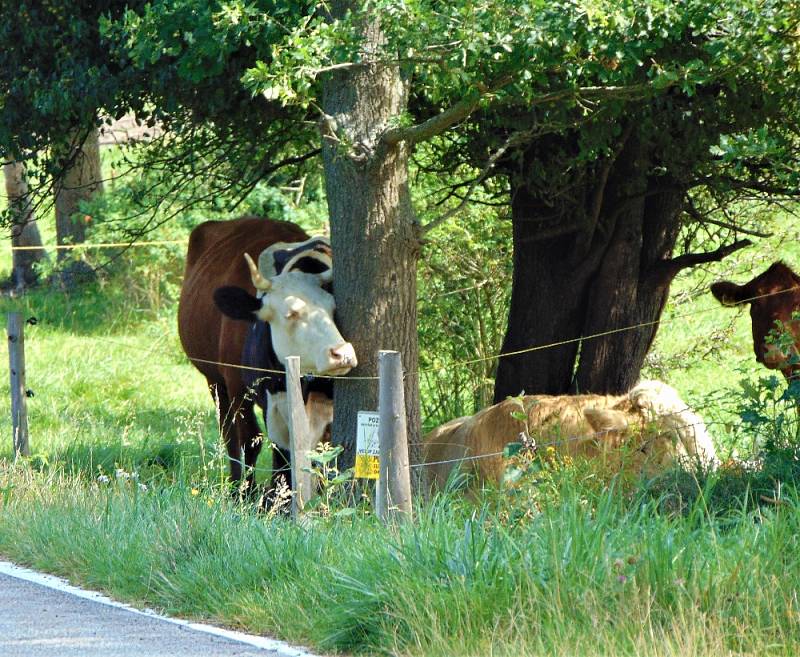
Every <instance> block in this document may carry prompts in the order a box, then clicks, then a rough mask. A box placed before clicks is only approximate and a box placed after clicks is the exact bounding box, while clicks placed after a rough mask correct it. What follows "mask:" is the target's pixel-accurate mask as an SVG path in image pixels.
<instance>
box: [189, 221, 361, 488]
mask: <svg viewBox="0 0 800 657" xmlns="http://www.w3.org/2000/svg"><path fill="white" fill-rule="evenodd" d="M305 240H308V235H307V234H306V233H305V232H304V231H303V230H302V229H301V228H300V227H299V226H296V225H295V224H292V223H289V222H283V221H272V220H269V219H261V218H255V217H245V218H241V219H236V220H231V221H210V222H206V223H204V224H201V225H200V226H198V227H197V228H195V229H194V230H193V231H192V234H191V236H190V238H189V249H188V255H187V259H186V270H185V275H184V281H183V287H182V288H181V296H180V302H179V306H178V332H179V335H180V339H181V344H182V345H183V348H184V351H185V352H186V354H187V355H188V356H189V358H190V360H191V361H192V363H193V364H194V365H195V367H197V369H198V370H200V372H201V373H202V374H203V375H204V376H205V378H206V380H207V381H208V384H209V387H210V389H211V393H212V395H213V396H214V397H215V398H216V399H217V400H218V403H219V414H220V418H219V419H220V431H221V432H222V435H223V437H224V439H225V442H226V446H227V450H228V455H229V458H230V464H231V477H232V478H233V480H234V481H238V480H239V479H241V477H242V473H243V470H242V467H243V465H244V466H247V467H248V468H249V470H248V472H247V480H248V484H250V485H253V484H255V476H254V472H253V470H252V468H253V466H255V463H256V460H257V458H258V454H259V451H260V449H261V443H262V441H261V437H260V429H259V426H258V423H257V422H256V417H255V413H254V397H255V395H254V394H253V393H252V391H251V390H250V388H248V381H249V382H252V381H253V379H254V373H253V372H249V371H247V370H243V369H242V367H241V365H242V362H243V358H244V353H243V351H244V348H245V343H246V341H247V339H248V334H249V332H251V331H252V330H254V328H255V327H256V325H257V324H258V322H259V321H261V322H262V323H261V324H260V325H261V326H263V327H265V329H264V330H262V332H261V334H262V335H266V340H268V341H269V342H270V344H269V345H265V348H264V349H261V350H260V351H261V352H262V354H263V353H267V352H268V353H269V356H268V357H269V358H270V359H271V361H270V362H268V363H259V364H258V366H259V367H261V368H267V369H273V368H274V369H279V370H283V361H282V358H284V357H285V356H286V355H298V356H300V357H301V368H303V369H304V371H311V372H313V373H315V374H325V373H329V372H330V373H336V374H340V373H346V372H347V371H349V369H350V368H351V367H352V366H354V365H355V355H354V353H353V351H352V346H351V345H349V344H348V343H345V342H344V341H343V339H342V338H341V335H340V334H339V333H338V330H336V327H335V324H334V323H333V309H334V305H333V298H332V296H331V295H330V293H329V292H328V291H325V290H323V289H322V283H321V282H320V280H326V281H327V282H329V281H330V278H329V277H328V278H325V279H319V278H318V277H320V276H322V274H319V273H317V274H309V273H304V272H303V271H291V272H288V271H287V272H283V273H281V274H279V275H275V276H274V277H271V278H269V279H267V278H265V277H263V276H260V275H258V274H255V273H254V272H253V271H251V270H250V268H249V267H248V263H247V262H246V261H245V258H244V254H245V253H248V254H252V255H254V256H256V257H258V256H259V254H261V253H262V252H263V251H264V250H265V249H267V248H268V247H271V246H273V245H275V244H277V243H289V244H293V243H297V242H303V241H305ZM323 260H325V258H324V257H323ZM327 262H328V263H329V262H330V259H329V258H327ZM312 264H314V265H315V266H316V265H319V262H318V261H315V262H313V263H312ZM330 273H331V272H330V271H328V272H327V275H328V276H329V275H330ZM257 283H258V284H263V286H264V289H262V290H257V289H256V284H257ZM298 290H299V292H298ZM256 293H259V296H258V297H256V296H254V295H255V294H256ZM304 293H305V294H304ZM220 303H222V304H223V305H222V306H219V304H220ZM221 308H222V309H223V310H224V313H223V310H221ZM243 320H244V321H243ZM263 322H269V328H266V325H265V324H264V323H263ZM273 322H276V323H273ZM309 327H310V328H309ZM317 328H318V329H319V330H317V331H316V333H315V332H314V331H315V329H317ZM306 335H312V336H314V337H315V338H317V339H316V342H318V343H319V344H315V345H313V347H314V348H313V349H312V348H311V346H308V348H306V346H304V345H303V344H302V342H301V343H300V344H298V342H297V341H298V340H302V338H303V336H306ZM292 340H294V343H293V342H292ZM276 341H277V342H276ZM276 344H278V345H279V346H281V347H282V348H285V349H289V350H290V351H289V353H288V354H283V355H281V356H278V355H277V354H278V353H281V352H280V349H277V348H274V347H275V345H276ZM340 352H341V353H340ZM320 354H321V355H320ZM341 354H345V355H344V356H342V355H341ZM279 358H280V359H281V360H278V359H279ZM304 359H305V360H304ZM246 365H253V363H250V362H248V363H246ZM256 374H258V373H256ZM263 376H264V377H269V376H270V375H268V374H264V375H263ZM272 376H273V378H274V377H275V375H272ZM330 383H331V382H330V381H329V380H328V381H326V384H327V385H328V386H330ZM282 385H283V386H284V388H283V389H284V390H285V379H282ZM272 392H275V391H274V389H273V390H272ZM266 396H267V398H269V396H270V395H269V393H267V395H266ZM323 396H324V395H323ZM283 397H285V393H284V394H283ZM318 397H320V395H317V394H315V393H311V394H309V396H308V401H307V411H309V410H310V411H311V412H310V413H309V415H310V420H311V424H312V428H314V427H315V425H316V424H319V423H315V413H314V412H313V409H309V408H308V405H309V404H311V405H312V406H314V407H319V408H320V409H322V413H323V414H324V415H325V418H326V421H327V422H329V421H330V419H331V415H332V405H331V402H330V399H328V398H325V399H321V398H319V399H318ZM276 399H277V398H276ZM277 401H279V402H284V401H285V400H283V399H282V398H281V399H279V400H277ZM317 402H318V403H317ZM259 403H261V404H262V405H266V404H265V403H264V402H263V401H259ZM272 406H273V407H274V408H271V409H269V411H268V413H269V414H270V415H268V421H267V423H268V426H269V424H270V421H271V422H272V424H273V425H274V426H276V427H277V428H278V429H279V430H277V431H275V433H276V434H280V435H279V436H276V437H275V438H273V440H274V441H275V442H276V444H278V445H279V447H281V448H283V450H278V449H276V450H275V451H274V456H273V473H274V472H275V470H277V469H279V468H283V467H285V466H286V464H287V453H286V451H285V450H286V448H287V447H288V445H286V444H285V443H286V442H287V440H286V437H285V436H284V435H283V434H285V433H286V432H285V431H283V429H284V428H285V422H283V423H282V422H281V410H280V408H279V407H280V403H274V404H272ZM284 406H285V403H284ZM284 412H285V411H284ZM322 429H323V430H324V427H323V428H322ZM319 433H320V435H321V434H322V431H319ZM242 457H244V462H242Z"/></svg>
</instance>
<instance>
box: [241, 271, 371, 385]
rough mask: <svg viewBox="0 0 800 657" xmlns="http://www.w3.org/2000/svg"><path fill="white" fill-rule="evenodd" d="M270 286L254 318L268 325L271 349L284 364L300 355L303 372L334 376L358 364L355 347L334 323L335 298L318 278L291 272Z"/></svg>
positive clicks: (281, 275)
mask: <svg viewBox="0 0 800 657" xmlns="http://www.w3.org/2000/svg"><path fill="white" fill-rule="evenodd" d="M270 283H271V286H270V289H269V290H268V291H266V292H264V293H263V295H262V296H261V307H260V308H259V309H258V310H256V312H255V315H256V316H257V317H258V319H260V320H262V321H264V322H268V323H269V326H270V330H271V332H272V348H273V349H274V350H275V354H276V355H277V356H278V359H279V360H280V361H281V362H282V363H286V358H287V357H288V356H299V358H300V369H301V370H302V371H304V372H310V373H312V374H328V375H333V376H339V375H342V374H347V373H348V372H349V371H350V370H351V369H353V368H354V367H355V366H356V365H357V364H358V361H357V360H356V354H355V350H354V349H353V345H351V344H350V343H349V342H347V341H345V339H344V338H343V337H342V334H341V333H339V329H338V328H337V327H336V324H335V323H334V321H333V312H334V310H335V308H336V306H335V304H334V301H333V295H332V294H330V293H328V292H326V291H325V290H323V289H322V287H321V286H320V278H319V276H317V275H314V274H306V273H303V272H299V271H290V272H285V273H283V274H280V275H278V276H274V277H272V278H271V279H270Z"/></svg>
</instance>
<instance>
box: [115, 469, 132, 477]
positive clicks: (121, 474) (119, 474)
mask: <svg viewBox="0 0 800 657" xmlns="http://www.w3.org/2000/svg"><path fill="white" fill-rule="evenodd" d="M114 476H115V477H116V478H117V479H129V478H130V475H129V474H128V473H127V472H125V470H123V469H122V468H117V469H116V471H115V472H114Z"/></svg>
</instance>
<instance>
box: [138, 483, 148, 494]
mask: <svg viewBox="0 0 800 657" xmlns="http://www.w3.org/2000/svg"><path fill="white" fill-rule="evenodd" d="M139 490H140V491H141V492H143V493H146V492H147V484H139Z"/></svg>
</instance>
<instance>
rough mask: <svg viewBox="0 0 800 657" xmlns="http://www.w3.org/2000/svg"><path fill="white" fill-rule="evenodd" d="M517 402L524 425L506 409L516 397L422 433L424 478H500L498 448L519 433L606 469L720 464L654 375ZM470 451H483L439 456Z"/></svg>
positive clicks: (706, 438)
mask: <svg viewBox="0 0 800 657" xmlns="http://www.w3.org/2000/svg"><path fill="white" fill-rule="evenodd" d="M522 402H523V406H524V408H525V412H526V415H527V418H528V421H527V426H526V423H525V422H523V421H522V420H521V419H518V417H517V418H515V417H514V416H513V415H512V414H517V416H519V414H520V413H521V412H522V407H521V406H520V404H519V402H518V401H516V400H513V399H507V400H506V401H503V402H500V403H499V404H495V405H494V406H490V407H489V408H485V409H483V410H482V411H479V412H478V413H476V414H475V415H473V416H471V417H461V418H457V419H455V420H451V421H450V422H448V423H447V424H444V425H442V426H440V427H438V428H437V429H434V430H433V431H431V432H430V433H429V434H428V435H427V436H425V440H424V445H423V458H424V460H425V462H426V463H430V464H431V465H429V466H428V467H426V468H425V469H426V471H427V474H428V478H429V482H430V483H431V485H432V486H433V487H434V488H439V489H441V488H443V487H444V484H445V483H446V482H447V478H448V476H449V475H450V473H451V472H452V471H453V469H454V468H456V467H460V468H461V471H462V472H473V473H475V474H476V475H477V478H478V480H479V481H491V482H498V481H500V479H501V477H502V474H503V469H504V467H505V463H504V460H503V457H502V456H501V455H497V453H498V452H502V451H503V448H504V447H505V446H506V445H507V444H508V443H510V442H515V441H518V440H519V436H520V434H521V433H523V432H528V433H529V435H530V436H531V437H532V438H533V439H534V440H535V441H536V443H537V445H539V446H543V445H545V444H547V443H553V445H552V446H553V447H554V448H555V449H556V451H557V452H558V453H559V454H562V455H569V456H572V457H583V458H588V459H600V460H601V461H602V463H603V465H604V466H605V467H606V468H608V469H610V470H612V471H616V470H625V471H627V472H634V473H639V472H642V473H645V474H654V473H656V472H658V471H660V470H663V469H665V468H668V467H670V466H671V465H673V464H675V463H676V462H677V463H681V464H690V463H693V464H700V465H703V466H704V467H715V466H716V465H717V464H718V463H719V461H718V459H717V454H716V451H715V449H714V444H713V442H712V441H711V436H710V435H709V434H708V431H707V430H706V426H705V424H704V423H703V420H702V419H701V418H700V416H699V415H697V414H696V413H694V412H693V411H691V410H690V409H689V408H688V406H687V405H686V404H685V403H684V402H683V400H681V398H680V396H679V395H678V393H677V392H676V391H675V390H674V389H673V388H671V387H670V386H668V385H667V384H666V383H662V382H660V381H642V382H641V383H639V384H638V385H637V386H636V387H634V388H633V389H632V390H631V391H630V392H629V393H628V394H627V395H558V396H550V395H529V396H525V397H523V398H522ZM487 455H490V456H487ZM475 456H477V457H482V458H475V459H470V460H467V461H463V462H461V463H458V462H456V463H452V462H450V463H448V462H445V463H440V461H452V460H454V459H463V458H464V457H475Z"/></svg>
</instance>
